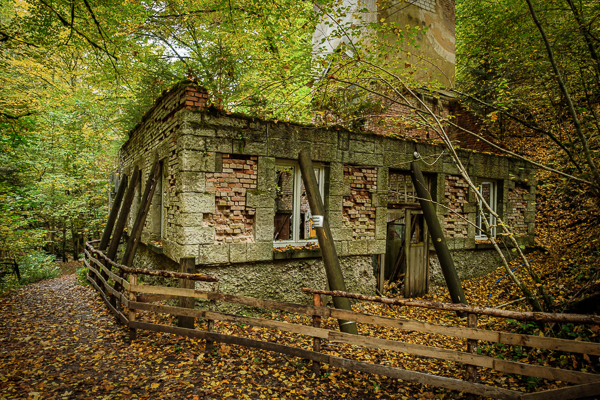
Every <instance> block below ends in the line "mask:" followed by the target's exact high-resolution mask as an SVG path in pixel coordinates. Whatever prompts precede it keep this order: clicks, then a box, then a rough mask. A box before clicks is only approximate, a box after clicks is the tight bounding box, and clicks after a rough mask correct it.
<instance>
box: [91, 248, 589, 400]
mask: <svg viewBox="0 0 600 400" xmlns="http://www.w3.org/2000/svg"><path fill="white" fill-rule="evenodd" d="M86 247H87V250H86V252H85V253H86V260H85V264H86V266H87V267H88V268H89V275H88V280H89V282H90V283H91V284H92V285H93V286H94V287H95V288H96V290H97V291H98V292H99V293H100V295H101V296H102V298H103V299H104V302H105V303H106V305H107V306H108V307H109V308H110V310H111V311H112V312H113V313H114V314H115V316H116V317H117V318H118V319H119V320H120V321H121V322H122V323H123V324H124V325H126V326H128V327H129V328H130V329H131V334H132V337H135V331H136V330H137V329H144V330H148V331H154V332H165V333H171V334H177V335H182V336H188V337H193V338H198V339H204V340H206V345H207V348H206V350H207V351H211V349H212V344H213V342H221V343H228V344H236V345H241V346H246V347H252V348H256V349H262V350H267V351H273V352H278V353H283V354H287V355H291V356H296V357H301V358H304V359H308V360H312V361H313V365H312V368H313V371H314V372H316V373H319V371H320V365H321V364H323V363H325V364H329V365H331V366H334V367H339V368H344V369H349V370H355V371H362V372H367V373H371V374H377V375H383V376H388V377H392V378H396V379H402V380H405V381H410V382H417V383H422V384H426V385H433V386H437V387H441V388H445V389H450V390H456V391H459V392H466V393H471V394H475V395H481V396H485V397H493V398H498V399H542V398H543V399H544V400H550V399H561V400H565V399H574V398H581V397H587V396H594V395H600V375H595V374H589V373H584V372H579V371H572V370H565V369H558V368H551V367H546V366H539V365H531V364H527V363H522V362H516V361H509V360H503V359H498V358H493V357H489V356H485V355H480V354H477V346H478V342H479V341H485V342H492V343H504V344H508V345H518V346H528V347H534V348H542V349H548V350H557V351H563V352H570V353H581V354H587V355H595V356H600V344H598V343H591V342H584V341H573V340H565V339H557V338H549V337H540V336H532V335H523V334H515V333H507V332H498V331H492V330H486V329H479V328H477V316H478V315H492V316H497V317H504V318H512V319H517V320H533V321H543V322H556V323H569V322H573V323H595V324H598V323H600V317H598V316H590V315H570V314H549V313H518V312H513V311H506V310H497V309H490V308H485V307H474V306H466V305H458V304H448V303H433V302H424V301H417V300H410V299H387V298H380V297H370V296H363V295H358V294H352V293H345V292H330V291H322V290H314V289H303V291H305V292H306V293H309V294H312V295H313V306H308V305H302V304H294V303H284V302H278V301H272V300H264V299H256V298H251V297H244V296H235V295H229V294H223V293H219V292H218V279H216V278H213V277H210V276H206V275H198V274H185V273H178V272H170V271H156V270H141V269H136V268H130V267H126V266H124V265H120V264H117V263H115V262H113V261H112V260H110V259H109V258H108V257H107V256H106V255H105V254H104V253H103V252H101V251H99V250H96V249H95V248H94V247H93V246H92V245H91V243H88V244H86ZM125 275H128V279H125ZM138 275H153V276H162V277H169V278H179V279H182V280H185V281H187V282H190V281H204V282H213V283H214V286H215V287H214V288H213V290H212V291H211V290H207V291H204V290H195V289H189V288H187V289H186V288H172V287H164V286H150V285H138V284H137V277H138ZM181 286H186V284H185V283H182V284H181ZM321 295H335V296H339V297H348V298H356V299H360V300H367V301H378V302H382V303H388V304H397V305H404V306H414V307H427V308H434V309H438V310H445V311H460V312H466V313H467V314H468V325H469V326H468V327H458V326H445V325H437V324H431V323H426V322H419V321H411V320H405V319H396V318H389V317H382V316H377V315H370V314H363V313H359V312H355V311H346V310H338V309H332V308H328V307H324V306H323V305H322V304H321ZM174 298H179V299H185V298H187V299H189V298H192V299H204V300H209V309H208V310H197V309H193V302H192V303H191V304H192V306H191V307H192V308H184V307H174V306H167V305H158V304H150V303H151V302H154V301H156V300H162V299H174ZM215 302H225V303H231V304H236V305H241V306H249V307H258V308H262V309H268V310H277V311H283V312H291V313H298V314H301V315H305V316H309V317H312V326H308V325H301V324H293V323H288V322H282V321H276V320H270V319H264V318H257V317H248V316H242V315H235V314H227V313H222V312H216V311H214V310H215ZM180 304H181V303H180ZM121 307H123V308H124V310H123V311H121ZM125 309H126V310H125ZM136 311H150V312H155V313H159V314H169V315H173V316H177V317H180V319H182V318H181V317H183V318H187V319H188V321H189V320H190V319H191V321H192V322H193V320H194V319H195V318H201V319H205V320H207V321H208V324H207V325H206V326H207V328H206V330H200V329H193V328H190V327H188V328H185V327H181V326H169V325H161V324H155V323H149V322H142V321H138V320H136ZM321 318H336V319H342V320H347V321H355V322H357V323H359V324H368V325H373V326H377V327H389V328H398V329H403V330H410V331H417V332H422V333H429V334H438V335H446V336H450V337H456V338H463V339H465V340H466V342H467V348H466V351H457V350H451V349H444V348H439V347H433V346H427V345H419V344H413V343H406V342H402V341H397V340H389V339H382V338H377V337H368V336H359V335H352V334H348V333H343V332H339V331H335V330H330V329H325V328H323V327H321ZM214 321H228V322H231V323H237V324H245V325H250V326H255V327H260V328H268V329H277V330H280V331H284V332H291V333H295V334H299V335H306V336H308V337H311V338H312V342H313V346H312V347H313V348H312V350H306V349H302V348H298V347H293V346H287V345H283V344H278V343H272V342H265V341H260V340H255V339H249V338H245V337H239V336H231V335H226V334H221V333H217V332H215V331H214V330H213V327H214ZM193 326H194V325H193V324H192V325H191V327H193ZM322 340H328V341H332V342H341V343H346V344H350V345H354V346H368V347H371V348H377V349H384V350H393V351H398V352H401V353H410V354H414V355H415V356H421V357H431V358H435V359H441V360H447V361H453V362H459V363H462V364H464V365H465V366H466V369H467V376H468V380H467V381H465V380H460V379H454V378H449V377H444V376H439V375H433V374H429V373H426V372H418V371H409V370H404V369H400V368H393V367H389V366H385V365H379V364H372V363H366V362H361V361H357V360H352V359H348V358H342V357H336V356H332V355H328V354H324V353H322V352H321V341H322ZM478 367H480V368H489V369H493V370H496V371H500V372H504V373H508V374H519V375H525V376H533V377H538V378H544V379H550V380H559V381H563V382H569V383H572V384H575V385H574V386H568V387H563V388H560V389H553V390H547V391H542V392H535V393H528V394H525V393H523V392H520V391H516V390H510V389H505V388H499V387H494V386H488V385H484V384H481V383H476V382H475V380H476V376H477V368H478Z"/></svg>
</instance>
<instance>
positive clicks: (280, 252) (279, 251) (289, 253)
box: [273, 247, 322, 260]
mask: <svg viewBox="0 0 600 400" xmlns="http://www.w3.org/2000/svg"><path fill="white" fill-rule="evenodd" d="M321 256H322V253H321V249H319V248H317V249H303V248H295V249H294V248H290V249H286V248H281V247H279V248H275V249H273V260H289V259H302V258H320V257H321Z"/></svg>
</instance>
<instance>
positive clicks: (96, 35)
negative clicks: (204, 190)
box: [0, 0, 600, 290]
mask: <svg viewBox="0 0 600 400" xmlns="http://www.w3.org/2000/svg"><path fill="white" fill-rule="evenodd" d="M408 3H410V2H406V1H391V2H379V3H378V7H379V10H380V11H381V10H385V11H386V12H387V13H388V15H389V14H391V13H395V12H402V8H403V7H406V6H407V5H408ZM0 4H1V7H0V146H1V148H2V151H1V153H0V207H1V209H0V256H1V257H2V258H3V259H16V260H18V262H19V263H21V264H22V265H24V266H29V267H28V268H29V270H30V275H31V276H44V274H46V272H42V273H40V270H41V269H43V268H42V267H41V266H43V265H45V266H46V267H44V268H47V269H48V271H49V272H48V274H51V273H52V272H51V270H52V268H53V267H52V265H53V263H52V261H53V259H54V257H55V256H56V257H58V258H62V259H63V260H65V261H66V260H67V259H68V258H69V257H70V258H73V259H77V258H79V255H80V253H81V252H82V246H83V243H84V241H85V240H89V239H90V238H97V237H99V235H100V232H101V230H102V228H103V225H104V223H105V220H106V216H107V210H108V204H109V192H110V191H111V190H112V187H111V183H110V177H111V174H112V173H113V171H114V168H115V165H116V161H117V153H118V149H119V147H120V145H121V144H122V143H123V142H124V140H126V138H127V132H128V131H129V130H130V129H131V128H132V127H134V126H135V124H136V123H137V122H138V121H139V120H140V118H141V116H142V115H143V114H144V112H145V111H146V110H148V109H149V107H150V106H151V104H152V103H153V101H154V100H155V99H156V98H157V97H158V96H159V95H160V94H161V92H162V91H163V90H166V89H168V88H169V87H171V86H172V85H173V84H174V83H176V82H178V81H181V80H183V79H187V80H191V81H193V82H195V83H197V84H199V85H201V86H203V87H205V88H207V89H208V90H209V93H210V102H211V105H212V106H214V107H216V108H218V109H224V110H228V111H235V112H243V113H246V114H250V115H254V116H257V117H261V118H271V119H277V120H292V121H294V122H304V123H306V122H317V123H319V124H340V125H344V126H346V127H348V128H350V129H364V128H365V126H366V125H367V122H368V121H370V117H371V116H373V115H385V113H386V111H387V109H388V107H389V106H390V105H391V104H393V103H399V104H403V105H407V106H409V108H412V109H413V110H414V113H413V114H412V115H408V116H405V117H404V118H401V119H399V118H397V119H394V123H397V124H398V126H401V125H402V126H407V125H408V126H417V127H419V128H421V129H429V130H431V131H433V132H435V133H437V134H438V135H441V136H443V135H444V133H445V130H446V128H447V127H448V126H451V125H452V124H453V121H452V120H449V119H447V118H443V116H440V115H436V114H435V113H434V112H431V110H427V109H426V107H424V105H423V104H420V103H419V100H418V99H419V94H422V93H424V92H427V93H436V91H437V90H441V89H444V90H446V91H450V92H452V93H453V94H454V95H456V96H458V97H459V98H460V99H461V101H463V102H464V104H465V105H466V106H467V107H468V108H469V109H470V110H472V111H473V112H475V113H477V114H478V115H479V117H480V118H481V121H482V128H483V129H482V131H481V133H484V134H485V135H486V136H485V137H488V138H492V139H493V140H494V143H501V144H502V146H505V147H506V149H507V150H509V151H510V152H511V153H509V154H512V155H513V156H518V157H525V158H527V159H529V160H531V161H532V162H535V163H536V164H537V165H538V166H539V167H540V173H539V176H538V219H537V226H538V231H537V237H538V243H539V245H540V246H542V247H544V248H545V249H546V250H548V251H550V252H554V253H555V254H563V252H564V249H565V248H568V249H574V250H573V252H571V253H569V254H568V255H567V256H566V257H567V265H568V267H569V268H573V269H574V273H576V274H580V273H581V274H582V278H583V279H585V282H586V284H587V287H588V289H587V290H593V288H594V287H596V288H597V287H599V286H600V285H599V284H600V282H599V280H598V273H599V271H600V269H599V268H598V257H599V244H600V243H599V241H600V239H599V237H598V231H597V226H598V225H600V224H599V222H600V218H599V213H598V211H597V210H598V199H599V194H600V173H599V171H598V167H597V163H598V152H599V150H600V149H599V142H598V139H599V136H600V135H599V134H600V119H599V118H600V117H599V112H600V107H599V103H600V58H599V55H598V54H599V51H598V48H599V47H600V28H599V22H598V21H599V18H600V4H599V3H598V2H596V1H591V0H582V1H575V0H549V1H530V0H500V1H496V2H489V1H483V0H471V1H466V0H458V1H457V3H456V13H457V14H456V29H457V31H456V39H457V76H456V83H455V85H454V87H443V86H442V85H441V84H440V83H436V77H435V76H433V77H431V79H429V80H428V83H427V84H426V85H424V84H423V81H422V79H420V78H419V77H422V72H423V71H425V70H430V68H429V64H428V62H429V60H427V59H424V58H418V57H417V58H415V57H414V55H415V54H417V53H418V48H417V47H418V44H417V41H416V38H417V37H418V35H422V34H423V33H424V32H423V30H426V29H427V28H423V27H421V26H397V25H395V24H392V23H389V22H387V21H386V19H385V18H380V17H381V15H383V14H381V12H380V14H379V15H378V16H377V17H376V18H373V16H372V15H371V16H369V15H368V12H367V11H368V10H367V9H363V8H362V6H361V5H360V4H359V5H357V6H351V7H348V8H345V7H343V6H341V5H340V4H338V3H337V2H336V1H329V2H323V3H322V4H321V3H320V4H319V5H318V6H317V5H315V6H313V4H312V3H310V2H303V1H293V0H275V1H271V2H263V1H258V0H254V1H253V0H239V1H230V0H227V1H225V0H212V1H210V0H208V1H136V0H132V1H116V0H115V1H110V0H108V1H107V0H97V1H91V0H81V1H76V0H70V1H67V0H32V1H22V0H17V1H12V0H0ZM348 14H352V15H353V16H354V17H355V18H354V19H353V20H352V21H350V22H348V19H347V18H346V17H347V15H348ZM365 15H366V16H367V17H366V18H365V17H364V16H365ZM323 16H327V17H328V18H329V20H330V25H331V30H332V36H330V38H331V39H334V38H336V39H337V41H338V42H339V45H338V46H336V47H335V49H334V50H335V51H333V50H332V51H328V52H319V51H317V50H318V49H316V48H313V43H312V34H313V32H314V30H315V27H316V25H317V23H318V22H319V21H323V20H322V18H323ZM344 21H346V22H344ZM321 45H322V46H323V47H326V45H327V43H322V44H321ZM317 53H318V55H317ZM407 60H410V61H407ZM434 75H435V74H434ZM438 78H439V79H438V80H439V81H442V80H443V79H442V77H441V76H439V77H438ZM457 129H458V128H457ZM480 138H481V140H484V137H480ZM442 141H444V140H442ZM446 144H447V146H448V148H449V149H452V148H454V147H456V146H459V143H450V142H448V143H446ZM563 255H564V254H563ZM36 274H37V275H36ZM3 282H4V284H7V283H6V281H5V280H3ZM13 284H14V282H13Z"/></svg>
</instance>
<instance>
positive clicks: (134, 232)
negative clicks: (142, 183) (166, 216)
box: [122, 160, 162, 267]
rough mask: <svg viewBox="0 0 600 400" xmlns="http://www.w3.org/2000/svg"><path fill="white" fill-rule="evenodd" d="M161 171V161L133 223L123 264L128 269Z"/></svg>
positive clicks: (152, 176) (153, 173)
mask: <svg viewBox="0 0 600 400" xmlns="http://www.w3.org/2000/svg"><path fill="white" fill-rule="evenodd" d="M161 171H162V164H161V162H160V161H159V160H156V161H154V164H153V165H152V170H151V171H150V175H149V176H148V180H147V181H146V188H145V189H144V195H143V196H142V202H141V204H140V209H139V210H138V214H137V216H136V218H135V222H134V223H133V228H131V234H130V235H129V240H127V247H126V248H125V254H123V261H122V264H123V265H125V266H127V267H131V265H132V264H133V256H134V255H135V250H136V249H137V246H138V244H139V243H140V237H141V236H142V230H143V229H144V224H145V223H146V217H147V216H148V210H150V204H152V197H153V196H154V190H155V189H156V184H157V182H158V179H159V177H160V173H161Z"/></svg>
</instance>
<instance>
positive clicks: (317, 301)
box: [312, 294, 323, 376]
mask: <svg viewBox="0 0 600 400" xmlns="http://www.w3.org/2000/svg"><path fill="white" fill-rule="evenodd" d="M313 305H314V306H315V307H321V306H322V305H323V303H322V302H321V295H320V294H313ZM313 326H314V327H315V328H320V327H321V317H319V316H317V315H313ZM313 351H316V352H317V353H320V352H321V338H318V337H314V338H313ZM312 372H313V374H315V375H316V376H320V375H321V363H320V362H319V361H313V364H312Z"/></svg>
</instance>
